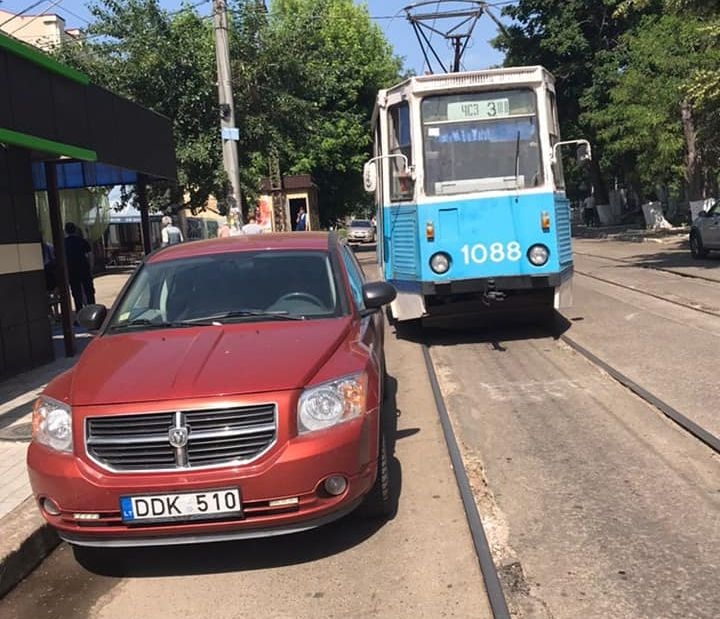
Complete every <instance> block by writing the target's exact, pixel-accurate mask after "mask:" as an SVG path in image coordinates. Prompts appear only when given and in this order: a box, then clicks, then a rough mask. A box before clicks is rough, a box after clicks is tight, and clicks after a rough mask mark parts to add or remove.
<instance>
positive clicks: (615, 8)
mask: <svg viewBox="0 0 720 619" xmlns="http://www.w3.org/2000/svg"><path fill="white" fill-rule="evenodd" d="M625 4H626V3H625V2H622V1H621V0H603V1H602V2H600V1H597V0H568V1H566V2H547V1H546V0H519V1H518V3H517V4H516V5H513V6H508V7H505V8H504V9H503V14H504V15H505V16H507V17H510V18H511V19H512V20H513V23H512V24H511V25H510V26H509V27H508V28H507V32H506V33H503V34H501V35H500V36H499V37H498V38H497V39H496V41H495V45H496V47H498V48H499V49H501V50H504V51H505V53H506V61H505V64H506V65H507V66H513V65H535V64H541V65H543V66H545V67H546V68H547V69H548V70H549V71H550V72H551V73H552V74H553V75H554V76H555V78H556V91H557V102H558V114H559V116H560V123H561V131H562V134H563V136H564V137H566V138H572V137H585V138H588V139H589V140H590V141H591V142H592V143H593V146H594V148H593V152H594V155H595V156H596V157H595V158H594V160H593V163H592V166H591V175H592V183H593V185H594V186H595V188H596V195H597V198H598V200H599V201H601V202H604V201H607V200H608V196H607V189H606V187H605V182H604V178H603V175H602V174H601V171H600V167H599V164H598V159H602V155H603V149H604V144H603V143H602V141H601V140H598V136H597V135H595V132H594V130H593V127H592V126H590V125H588V124H587V123H584V122H583V120H582V118H581V115H582V113H583V112H584V111H591V110H593V109H601V108H602V107H603V106H604V105H606V104H607V102H608V97H609V86H610V84H611V83H612V79H613V67H614V66H615V64H614V58H615V56H614V51H615V50H616V48H617V45H618V42H619V40H620V37H621V36H622V35H623V34H624V33H626V32H629V31H631V30H632V29H633V28H634V27H635V25H636V24H637V23H638V21H639V20H640V19H641V17H642V16H643V15H644V14H657V13H659V11H660V6H661V2H660V0H644V2H643V5H642V6H629V7H625ZM623 7H624V9H625V10H620V9H621V8H623ZM576 182H577V181H576Z"/></svg>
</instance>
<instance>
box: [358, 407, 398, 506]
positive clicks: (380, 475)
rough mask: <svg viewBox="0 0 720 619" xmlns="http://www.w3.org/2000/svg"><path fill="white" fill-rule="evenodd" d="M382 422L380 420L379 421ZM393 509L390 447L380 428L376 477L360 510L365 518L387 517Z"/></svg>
mask: <svg viewBox="0 0 720 619" xmlns="http://www.w3.org/2000/svg"><path fill="white" fill-rule="evenodd" d="M381 423H382V421H381ZM394 510H395V506H394V502H393V496H392V483H391V473H390V449H389V448H388V438H387V434H386V432H385V430H384V429H383V428H380V445H379V449H378V463H377V477H376V478H375V483H374V484H373V487H372V488H371V489H370V492H368V493H367V494H366V495H365V499H364V501H363V503H362V505H361V506H360V511H361V513H362V515H363V516H365V517H366V518H389V517H390V516H392V514H393V512H394Z"/></svg>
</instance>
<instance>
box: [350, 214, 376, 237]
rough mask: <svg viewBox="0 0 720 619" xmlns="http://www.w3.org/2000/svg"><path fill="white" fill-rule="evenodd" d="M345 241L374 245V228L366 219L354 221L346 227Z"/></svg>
mask: <svg viewBox="0 0 720 619" xmlns="http://www.w3.org/2000/svg"><path fill="white" fill-rule="evenodd" d="M347 240H348V241H349V242H350V243H358V242H359V243H374V242H375V226H373V224H372V222H371V221H370V220H368V219H355V220H353V221H352V222H351V223H350V225H349V226H348V229H347Z"/></svg>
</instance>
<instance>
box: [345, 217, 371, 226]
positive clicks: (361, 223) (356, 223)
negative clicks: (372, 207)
mask: <svg viewBox="0 0 720 619" xmlns="http://www.w3.org/2000/svg"><path fill="white" fill-rule="evenodd" d="M350 227H351V228H372V224H371V223H370V222H369V221H368V220H367V219H356V220H355V221H353V222H352V223H351V224H350Z"/></svg>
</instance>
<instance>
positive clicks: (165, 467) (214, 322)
mask: <svg viewBox="0 0 720 619" xmlns="http://www.w3.org/2000/svg"><path fill="white" fill-rule="evenodd" d="M394 297H395V290H394V288H393V287H392V286H391V285H390V284H388V283H386V282H370V283H369V282H367V281H366V280H365V279H364V277H363V273H362V270H361V268H360V266H359V264H358V262H357V260H356V258H355V256H354V254H353V252H352V251H351V250H350V248H349V247H348V246H347V245H346V244H345V243H344V242H343V241H341V240H339V238H338V236H337V234H336V233H333V232H331V233H319V232H309V233H307V234H263V235H254V236H236V237H228V238H221V239H212V240H205V241H197V242H194V243H183V244H180V245H174V246H171V247H168V248H167V249H163V250H160V251H157V252H155V253H153V254H151V255H150V256H149V257H148V258H146V260H145V262H143V263H142V264H141V265H140V267H139V268H138V270H137V271H136V272H135V273H134V274H133V276H132V277H131V279H130V281H129V282H128V284H127V285H126V287H125V288H124V289H123V291H122V292H121V293H120V296H119V298H118V301H117V302H116V303H115V305H114V306H113V308H112V309H111V310H107V309H106V308H105V307H104V306H101V305H92V306H88V307H86V308H83V310H82V312H80V316H79V319H80V322H81V323H82V324H83V325H84V326H85V327H86V328H88V329H90V330H96V331H97V334H96V337H95V338H94V339H93V340H92V342H91V343H90V344H89V345H88V346H87V348H86V349H85V351H84V352H83V353H82V355H81V357H80V359H79V360H78V362H77V364H76V365H75V366H74V368H72V369H70V370H69V371H67V372H65V373H64V374H62V375H60V376H59V377H57V378H56V379H54V380H53V381H52V382H51V383H49V384H48V385H47V387H46V388H45V389H44V390H43V392H42V393H41V395H40V396H39V397H38V399H37V402H36V404H35V407H34V411H33V440H32V443H31V445H30V447H29V449H28V456H27V463H28V470H29V476H30V481H31V484H32V489H33V492H34V496H35V498H36V500H37V503H38V506H39V508H40V511H41V513H42V515H43V516H44V518H45V519H46V520H47V522H48V523H50V525H52V526H53V527H54V528H55V529H56V530H57V531H58V533H59V534H60V537H61V538H62V539H64V540H66V541H68V542H70V543H71V544H74V545H77V546H140V545H157V544H163V545H164V544H172V543H188V542H201V541H218V540H227V539H233V538H241V537H250V536H252V537H255V536H258V535H275V534H278V533H289V532H293V531H299V530H303V529H308V528H312V527H315V526H318V525H321V524H324V523H326V522H329V521H331V520H334V519H336V518H339V517H341V516H343V515H344V514H346V513H348V512H350V511H351V510H353V509H355V508H356V507H358V506H360V505H362V506H363V508H364V511H365V512H366V513H368V514H369V515H372V516H387V515H389V514H391V513H392V511H393V509H394V503H393V497H392V496H391V493H390V474H391V468H390V467H389V458H390V457H391V454H390V453H389V449H390V448H389V447H388V441H389V440H390V439H389V437H388V436H387V432H386V431H385V426H384V425H383V423H382V417H383V412H382V406H381V405H382V401H383V387H384V377H385V355H384V348H383V345H384V339H383V338H384V328H383V327H384V325H383V321H384V316H383V313H382V312H381V311H379V309H380V308H381V307H382V306H383V305H385V304H386V303H389V302H390V301H392V300H393V298H394Z"/></svg>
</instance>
